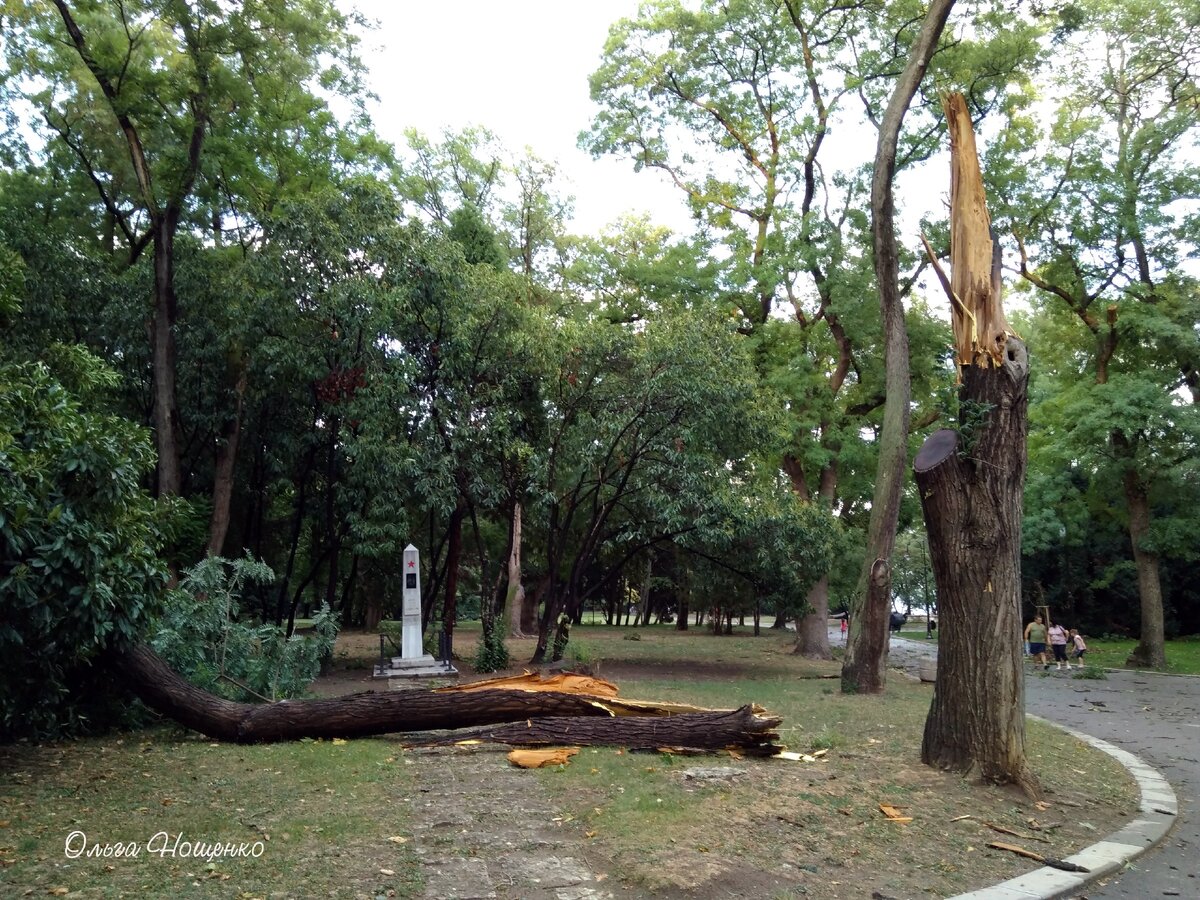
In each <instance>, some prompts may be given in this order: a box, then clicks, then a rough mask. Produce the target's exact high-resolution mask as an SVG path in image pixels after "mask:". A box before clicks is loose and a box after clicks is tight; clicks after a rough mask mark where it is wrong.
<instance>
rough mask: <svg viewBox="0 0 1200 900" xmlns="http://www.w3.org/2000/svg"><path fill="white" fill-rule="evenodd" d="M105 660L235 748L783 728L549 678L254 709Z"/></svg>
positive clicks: (714, 746) (763, 733) (723, 737)
mask: <svg viewBox="0 0 1200 900" xmlns="http://www.w3.org/2000/svg"><path fill="white" fill-rule="evenodd" d="M109 659H110V661H111V662H112V663H114V665H115V667H116V668H117V670H118V671H119V672H120V673H121V675H123V676H124V677H125V679H126V681H127V683H128V684H129V686H130V687H131V688H132V690H133V692H134V693H135V694H136V695H137V696H138V697H139V699H141V700H142V702H143V703H145V704H146V705H147V706H149V707H150V708H151V709H154V710H156V711H158V712H160V713H162V714H164V715H166V716H169V717H170V718H172V719H174V720H175V721H177V722H180V723H181V724H183V725H185V726H187V727H189V728H192V729H194V730H196V731H199V732H200V733H201V734H204V735H207V736H208V737H210V738H216V739H217V740H223V741H234V742H236V743H241V744H253V743H263V742H272V741H287V740H299V739H302V738H349V737H368V736H371V735H377V734H388V733H392V732H426V731H435V730H453V731H455V733H454V734H452V735H450V736H448V737H447V736H442V737H438V738H434V739H430V740H424V741H416V742H415V743H413V744H411V745H410V746H445V745H449V744H456V743H459V742H461V741H463V740H480V741H483V740H486V741H492V742H495V743H502V744H510V745H517V746H527V747H545V746H560V745H588V746H616V747H626V748H629V749H631V750H649V751H654V750H662V749H664V748H665V749H669V750H671V751H672V752H679V753H688V752H702V753H713V752H720V751H726V752H730V753H731V754H738V753H741V754H745V755H749V756H774V755H775V754H777V753H779V752H780V751H781V750H783V749H784V748H783V747H782V746H780V745H779V744H777V743H776V741H778V739H779V734H778V732H777V731H776V730H775V729H777V728H778V726H779V725H780V724H781V723H782V721H783V720H782V719H780V718H779V717H777V716H771V715H769V714H767V712H766V711H765V710H764V709H763V708H762V707H760V706H755V705H747V706H743V707H741V708H740V709H735V710H733V709H724V710H705V709H701V708H698V707H693V706H686V705H683V704H677V703H653V702H647V701H638V700H622V699H619V698H617V697H615V696H612V694H613V693H615V691H616V686H615V685H610V684H609V683H608V682H603V681H600V680H599V679H592V678H585V677H583V676H578V675H573V674H571V673H563V674H562V675H559V676H554V677H551V678H549V679H547V678H545V677H543V676H541V675H534V674H531V673H526V674H524V675H521V676H517V678H516V679H489V681H487V682H482V683H474V684H470V685H459V686H456V688H454V689H450V690H441V691H436V692H435V691H420V690H418V691H389V692H386V693H374V692H366V693H360V694H352V695H350V696H347V697H335V698H322V699H316V700H282V701H279V702H277V703H261V704H256V703H235V702H232V701H229V700H225V699H224V698H221V697H217V696H214V695H213V694H209V693H207V692H206V691H203V690H201V689H199V688H197V687H195V686H194V685H192V684H189V683H188V682H187V681H186V680H185V679H184V678H183V677H182V676H180V675H179V673H178V672H175V671H174V670H172V669H171V668H170V666H168V665H167V664H166V662H164V661H163V659H162V658H161V657H159V656H158V654H156V653H155V652H154V651H153V650H152V649H151V648H149V647H148V646H146V645H135V646H133V647H131V648H128V649H124V650H115V651H113V652H112V653H110V654H109ZM560 687H561V688H563V689H560ZM585 689H586V690H588V691H596V692H597V693H584V692H582V691H584V690H585ZM479 726H485V727H482V728H480V727H479ZM471 729H477V730H471Z"/></svg>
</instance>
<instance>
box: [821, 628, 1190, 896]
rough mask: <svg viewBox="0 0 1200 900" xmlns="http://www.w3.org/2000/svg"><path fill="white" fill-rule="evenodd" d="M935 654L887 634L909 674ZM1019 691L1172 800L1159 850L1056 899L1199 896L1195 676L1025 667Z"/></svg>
mask: <svg viewBox="0 0 1200 900" xmlns="http://www.w3.org/2000/svg"><path fill="white" fill-rule="evenodd" d="M838 637H840V635H839V636H838ZM831 640H837V638H834V637H833V636H832V635H831ZM936 656H937V650H936V647H933V646H931V645H930V644H926V643H924V642H922V641H912V640H907V639H904V638H897V637H896V636H895V635H893V636H892V644H891V653H890V657H889V658H890V664H891V665H894V666H899V667H901V668H904V669H905V670H906V671H911V672H913V673H914V674H915V672H916V669H917V667H918V665H919V663H920V661H921V660H922V659H928V658H936ZM1025 695H1026V709H1027V710H1028V712H1030V713H1032V714H1034V715H1038V716H1041V717H1042V718H1045V719H1048V720H1051V721H1054V722H1056V723H1058V724H1060V725H1065V726H1067V727H1068V728H1071V729H1075V730H1078V731H1081V732H1084V733H1085V734H1089V735H1093V736H1095V737H1098V738H1101V739H1103V740H1105V741H1108V742H1109V743H1111V744H1115V745H1116V746H1117V747H1119V748H1121V749H1123V750H1126V751H1128V752H1129V753H1133V754H1136V755H1137V756H1139V757H1141V759H1143V760H1145V761H1146V762H1147V763H1149V764H1150V765H1151V766H1153V767H1154V768H1155V769H1157V770H1158V771H1159V772H1160V773H1161V774H1162V775H1163V776H1165V777H1166V779H1167V780H1168V781H1169V782H1170V784H1171V786H1172V787H1173V788H1174V789H1175V794H1176V797H1177V798H1178V817H1177V819H1176V821H1175V826H1174V828H1173V829H1172V831H1171V832H1170V834H1168V835H1167V838H1166V840H1164V841H1163V842H1162V843H1161V844H1159V846H1158V847H1156V848H1155V849H1153V850H1151V851H1149V852H1148V853H1146V854H1145V855H1144V856H1141V857H1138V858H1137V859H1136V860H1134V861H1133V863H1132V864H1131V865H1130V866H1129V867H1128V868H1127V870H1126V871H1125V872H1123V873H1121V874H1119V875H1116V876H1110V877H1108V878H1105V879H1100V880H1099V881H1096V882H1094V883H1092V884H1089V885H1088V886H1087V888H1086V892H1085V893H1066V894H1061V893H1060V894H1057V895H1056V896H1068V897H1079V898H1083V897H1086V898H1088V900H1101V898H1114V900H1115V898H1125V900H1145V898H1149V897H1190V898H1197V897H1200V808H1198V807H1200V678H1194V677H1187V676H1170V675H1150V674H1146V673H1142V672H1120V671H1110V672H1109V673H1108V677H1107V678H1106V679H1104V680H1096V681H1090V680H1083V679H1074V678H1071V677H1070V676H1069V675H1068V673H1066V672H1059V671H1056V670H1051V671H1050V672H1046V673H1042V672H1039V671H1035V670H1033V669H1027V675H1026V679H1025ZM1052 774H1053V773H1042V775H1043V777H1052ZM1064 779H1065V780H1069V776H1064ZM1085 852H1086V851H1085ZM1026 896H1030V895H1026Z"/></svg>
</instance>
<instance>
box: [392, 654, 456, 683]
mask: <svg viewBox="0 0 1200 900" xmlns="http://www.w3.org/2000/svg"><path fill="white" fill-rule="evenodd" d="M375 677H376V678H457V677H458V669H456V668H454V666H453V665H452V664H451V663H450V661H449V660H447V661H446V662H439V661H438V660H436V659H434V658H433V657H432V656H430V655H429V654H428V653H426V654H424V655H422V656H407V657H406V656H393V657H392V658H391V660H390V661H389V662H388V663H387V665H376V666H375Z"/></svg>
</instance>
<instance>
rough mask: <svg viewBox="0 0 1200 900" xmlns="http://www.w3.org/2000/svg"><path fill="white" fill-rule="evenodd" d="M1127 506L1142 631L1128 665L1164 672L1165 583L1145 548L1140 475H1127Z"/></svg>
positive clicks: (1145, 506) (1146, 504)
mask: <svg viewBox="0 0 1200 900" xmlns="http://www.w3.org/2000/svg"><path fill="white" fill-rule="evenodd" d="M1124 486H1125V505H1126V506H1127V507H1128V509H1129V540H1130V543H1132V545H1133V561H1134V564H1135V565H1136V566H1137V576H1138V596H1139V598H1140V600H1141V611H1142V617H1141V618H1142V630H1141V637H1140V638H1139V640H1138V643H1137V646H1136V647H1134V648H1133V650H1132V651H1130V653H1129V658H1128V659H1127V660H1126V661H1125V665H1127V666H1134V667H1137V668H1151V669H1165V668H1166V667H1167V656H1166V648H1165V644H1164V641H1165V635H1164V633H1163V601H1162V583H1161V581H1160V580H1159V573H1158V554H1157V553H1154V552H1152V551H1150V550H1146V549H1144V547H1143V542H1144V541H1145V540H1146V538H1147V537H1148V536H1149V533H1150V501H1149V498H1148V497H1147V496H1146V488H1145V486H1144V485H1143V484H1142V482H1141V479H1139V478H1138V473H1137V472H1136V471H1135V470H1134V469H1133V468H1130V469H1128V470H1127V471H1126V472H1125V476H1124Z"/></svg>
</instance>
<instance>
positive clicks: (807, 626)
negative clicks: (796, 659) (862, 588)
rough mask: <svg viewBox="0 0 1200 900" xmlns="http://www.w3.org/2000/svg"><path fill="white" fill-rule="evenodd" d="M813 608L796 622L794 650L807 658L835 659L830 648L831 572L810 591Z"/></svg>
mask: <svg viewBox="0 0 1200 900" xmlns="http://www.w3.org/2000/svg"><path fill="white" fill-rule="evenodd" d="M808 605H809V608H810V609H811V610H812V611H811V612H810V613H808V614H807V615H804V616H801V617H800V619H799V621H797V622H796V631H797V635H796V647H795V649H794V650H793V651H792V652H793V653H796V654H798V655H800V656H803V657H804V658H805V659H833V652H832V651H831V650H830V648H829V573H828V572H826V573H825V574H823V575H822V576H821V577H820V578H818V579H817V583H816V584H814V585H813V586H812V587H811V588H809V591H808Z"/></svg>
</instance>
